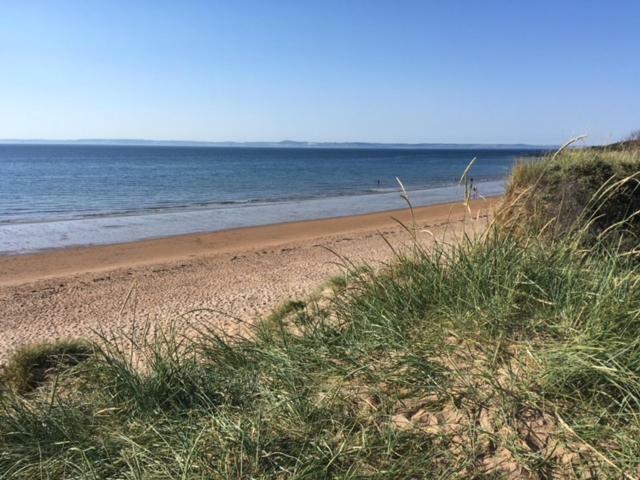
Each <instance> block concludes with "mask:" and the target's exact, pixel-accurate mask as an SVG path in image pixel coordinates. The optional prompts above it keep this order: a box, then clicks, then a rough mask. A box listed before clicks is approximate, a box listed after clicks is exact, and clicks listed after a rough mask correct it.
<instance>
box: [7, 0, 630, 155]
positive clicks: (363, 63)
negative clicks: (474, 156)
mask: <svg viewBox="0 0 640 480" xmlns="http://www.w3.org/2000/svg"><path fill="white" fill-rule="evenodd" d="M639 48H640V2H638V1H604V0H603V1H587V0H584V1H574V2H572V1H536V2H525V1H506V0H505V1H471V0H469V1H464V2H463V1H444V0H443V1H440V2H435V1H434V2H429V1H402V0H397V1H391V0H389V1H384V2H382V1H381V2H376V1H335V2H334V1H306V0H298V1H276V0H273V1H265V0H263V1H256V2H243V1H227V2H213V1H202V2H198V1H181V2H175V1H173V2H169V1H162V0H155V1H148V2H145V1H141V0H140V1H136V2H130V1H122V2H119V1H98V0H96V1H91V0H83V1H64V0H60V1H55V2H53V1H42V2H35V1H29V0H24V1H3V0H0V68H1V69H2V70H1V75H0V138H48V139H74V138H147V139H175V140H212V141H220V140H236V141H251V140H282V139H295V140H311V141H356V140H359V141H374V142H457V143H467V142H482V143H498V142H499V143H516V142H526V143H560V142H562V141H564V140H565V139H567V138H569V137H571V136H574V135H577V134H580V133H588V134H589V135H590V142H591V143H600V142H607V141H611V140H616V139H618V138H619V137H621V136H624V135H626V134H627V133H629V132H630V131H631V130H634V129H640V60H639V57H638V51H639Z"/></svg>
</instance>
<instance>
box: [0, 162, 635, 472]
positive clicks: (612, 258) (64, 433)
mask: <svg viewBox="0 0 640 480" xmlns="http://www.w3.org/2000/svg"><path fill="white" fill-rule="evenodd" d="M563 155H564V154H563ZM567 155H570V157H567V158H568V159H570V160H571V159H573V160H575V157H572V155H575V154H573V153H568V154H567ZM625 155H626V153H625ZM561 158H563V157H562V156H559V157H558V159H561ZM573 160H572V161H573ZM535 168H538V167H535ZM517 175H523V173H517ZM532 178H535V177H532ZM516 180H517V181H521V179H516ZM589 221H590V220H589V219H585V222H587V223H588V222H589ZM625 228H627V225H626V224H625V223H624V222H622V223H619V224H618V225H617V226H615V227H614V229H625ZM538 233H539V232H538V231H531V230H526V229H522V230H521V231H519V232H518V234H515V233H513V232H512V231H510V230H509V229H505V228H504V226H503V225H502V224H501V223H500V222H497V223H494V224H493V225H492V226H491V227H490V228H489V229H488V230H487V232H486V233H485V234H484V235H483V236H482V237H481V238H478V237H474V238H465V239H463V240H462V241H461V242H459V243H456V244H454V245H447V244H443V243H436V244H435V245H434V246H433V247H429V249H425V248H422V247H421V246H420V243H419V239H420V234H419V233H418V236H417V238H418V242H417V243H416V244H415V245H413V247H412V248H410V249H409V250H406V251H404V252H399V253H398V254H397V258H396V260H395V262H394V263H393V264H392V265H389V267H388V268H386V269H383V270H380V271H374V270H373V269H371V268H357V269H356V268H354V267H346V269H347V272H346V273H345V275H344V277H340V278H339V279H335V280H334V281H332V282H330V284H329V285H330V286H329V288H325V289H324V290H319V291H318V293H317V294H314V295H313V296H312V298H309V299H304V300H300V301H294V302H291V303H289V304H285V305H284V306H283V307H282V308H281V309H280V310H279V311H278V312H276V313H275V314H274V315H272V316H271V317H270V318H268V319H267V320H265V321H263V322H261V323H259V324H258V325H257V327H256V328H255V329H254V331H253V333H252V335H251V336H250V337H249V338H244V339H238V338H234V339H228V338H225V337H223V336H221V335H220V334H218V333H217V332H215V331H213V330H207V328H206V327H204V326H202V325H192V326H191V327H192V328H195V329H198V330H199V335H196V336H194V335H189V336H186V335H182V334H181V332H180V330H178V329H169V330H166V331H163V332H161V333H160V334H158V335H155V336H154V337H153V341H151V342H149V343H148V345H147V346H146V347H145V348H144V350H145V351H144V352H142V353H140V356H141V357H142V360H140V359H138V360H140V361H134V360H133V356H132V355H131V354H130V352H129V351H128V350H127V348H123V347H122V346H121V345H120V344H119V343H118V342H115V341H109V340H106V339H105V340H103V341H101V342H97V343H96V345H94V347H93V350H94V353H93V354H92V355H91V357H90V358H88V359H87V360H86V361H84V362H81V363H78V364H77V365H74V366H73V367H71V368H68V369H58V370H56V371H54V372H51V374H50V375H49V376H48V377H47V381H46V382H45V383H44V384H42V385H40V386H38V387H37V388H36V390H34V391H32V392H31V393H29V394H27V395H20V394H19V393H18V392H16V391H15V390H14V389H9V390H7V391H5V392H3V394H2V396H1V397H0V478H24V479H33V478H56V479H57V478H112V479H143V478H144V479H151V478H153V479H173V478H183V479H196V478H197V479H209V478H220V479H226V478H242V479H244V478H246V479H271V478H273V479H289V478H296V479H302V478H304V479H324V478H343V479H348V478H380V479H384V478H388V479H396V478H415V479H445V478H625V477H626V478H636V477H637V476H638V474H640V469H639V468H640V442H638V440H637V439H638V438H639V436H640V340H639V339H640V269H638V267H637V265H638V264H637V258H636V257H635V255H633V254H632V253H631V254H630V253H629V252H630V251H629V249H624V250H623V249H620V248H619V243H616V242H613V241H610V240H608V237H606V238H605V237H598V240H597V242H596V243H594V242H591V243H585V242H582V241H581V240H580V236H581V235H584V229H581V228H576V229H572V230H570V231H567V232H566V234H565V235H564V236H545V235H539V234H538ZM141 365H142V366H141Z"/></svg>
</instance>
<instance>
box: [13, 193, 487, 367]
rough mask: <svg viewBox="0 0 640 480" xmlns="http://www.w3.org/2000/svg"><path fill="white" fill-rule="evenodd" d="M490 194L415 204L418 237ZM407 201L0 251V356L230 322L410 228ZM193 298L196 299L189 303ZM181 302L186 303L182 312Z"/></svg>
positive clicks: (454, 220) (462, 217)
mask: <svg viewBox="0 0 640 480" xmlns="http://www.w3.org/2000/svg"><path fill="white" fill-rule="evenodd" d="M496 202H497V200H495V199H489V200H479V201H476V202H474V204H473V205H472V208H471V213H469V212H468V211H467V210H466V208H465V207H464V206H463V205H461V204H445V205H433V206H428V207H421V208H417V209H415V220H416V223H417V226H419V227H420V228H421V229H426V230H428V231H429V232H431V233H427V232H422V233H420V238H421V241H424V242H429V241H431V238H432V234H433V235H435V236H436V237H443V236H449V237H450V238H455V237H456V236H458V235H459V234H460V233H461V232H462V230H463V229H465V230H468V229H469V228H472V229H478V228H482V225H486V220H487V218H488V216H489V212H490V211H491V210H492V208H494V206H495V204H496ZM394 218H396V219H398V220H400V221H402V222H405V223H407V224H410V223H411V216H410V214H409V212H408V210H401V211H393V212H382V213H374V214H368V215H358V216H351V217H339V218H333V219H325V220H312V221H304V222H294V223H285V224H278V225H269V226H261V227H249V228H241V229H234V230H227V231H222V232H214V233H206V234H190V235H182V236H175V237H168V238H162V239H155V240H145V241H140V242H133V243H126V244H117V245H107V246H93V247H81V248H69V249H61V250H51V251H47V252H42V253H36V254H29V255H14V256H3V257H0V311H1V312H2V316H1V317H0V360H2V359H4V358H6V356H7V354H8V353H9V352H10V351H11V350H12V349H13V348H15V347H16V346H18V345H21V344H24V343H29V342H34V341H41V340H54V339H58V338H67V337H92V336H95V335H96V331H97V330H99V329H102V330H105V329H106V330H110V331H114V332H119V331H123V332H125V331H127V329H130V328H132V327H131V326H132V325H134V324H140V323H144V322H151V323H152V324H157V323H162V322H166V321H168V320H170V319H172V318H176V317H177V316H179V315H184V316H185V317H188V318H193V319H194V320H197V321H202V322H206V323H207V324H209V325H211V326H214V327H216V328H220V329H222V330H225V331H229V332H233V331H234V330H237V329H239V328H243V327H242V326H243V325H244V322H251V321H254V320H255V319H257V318H260V317H261V316H264V315H266V314H268V313H269V312H270V311H271V310H272V309H273V308H275V307H277V306H278V305H279V304H281V303H282V302H284V301H287V300H290V299H294V298H302V297H304V296H305V295H307V294H309V293H310V292H311V291H312V290H313V289H314V288H316V287H317V286H318V285H319V284H321V283H322V282H323V281H325V280H326V279H328V278H329V277H330V276H332V275H336V274H339V273H340V271H341V267H340V266H339V257H338V256H337V255H336V254H339V255H343V256H345V257H347V258H349V259H350V260H351V261H354V262H356V263H358V262H370V263H373V264H376V265H380V264H381V263H384V262H386V261H388V260H389V259H390V258H391V256H392V252H391V250H390V248H389V246H388V245H387V243H386V242H385V240H384V239H383V238H382V235H384V236H385V237H386V239H387V240H388V241H389V242H391V243H392V244H393V245H394V246H401V245H403V244H405V243H407V242H408V241H409V240H410V236H409V235H408V234H407V232H406V231H405V229H403V228H402V227H401V226H400V225H399V224H398V223H397V222H396V221H395V220H394ZM194 310H198V311H194ZM189 312H191V313H189Z"/></svg>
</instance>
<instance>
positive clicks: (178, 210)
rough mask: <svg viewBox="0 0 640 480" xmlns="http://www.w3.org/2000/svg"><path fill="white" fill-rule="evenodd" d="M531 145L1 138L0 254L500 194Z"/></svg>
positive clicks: (530, 151) (535, 151)
mask: <svg viewBox="0 0 640 480" xmlns="http://www.w3.org/2000/svg"><path fill="white" fill-rule="evenodd" d="M542 153H544V150H542V149H539V150H538V149H532V148H484V147H478V148H420V149H418V148H320V147H317V148H308V147H305V148H294V147H285V148H277V147H265V148H258V147H206V146H195V147H188V146H148V145H60V144H57V145H43V144H1V145H0V254H16V253H29V252H34V251H40V250H47V249H53V248H64V247H72V246H80V245H97V244H113V243H122V242H129V241H135V240H142V239H149V238H158V237H165V236H171V235H180V234H187V233H196V232H211V231H217V230H224V229H230V228H238V227H248V226H254V225H265V224H274V223H281V222H290V221H297V220H310V219H318V218H328V217H338V216H345V215H355V214H364V213H370V212H378V211H386V210H393V209H398V208H404V207H405V206H406V204H405V203H404V200H403V199H402V198H401V196H400V193H401V190H400V185H399V183H398V181H397V179H400V181H401V182H402V184H403V185H404V188H405V189H406V190H407V192H408V194H409V198H410V200H411V202H412V204H413V205H414V206H422V205H431V204H438V203H445V202H454V201H462V199H463V195H464V193H463V190H464V189H463V188H462V187H461V186H460V185H459V180H460V175H461V174H462V173H463V171H464V170H465V168H466V167H467V165H468V164H469V162H470V161H471V160H472V159H473V158H474V157H475V158H476V161H475V162H474V164H473V166H472V168H471V170H470V172H469V176H470V177H473V179H474V184H475V185H476V186H477V188H478V195H479V196H494V195H500V194H501V193H503V192H504V190H505V180H506V178H507V176H508V174H509V172H510V170H511V168H512V166H513V165H514V163H515V162H516V161H518V159H519V158H522V157H532V156H535V155H539V154H542Z"/></svg>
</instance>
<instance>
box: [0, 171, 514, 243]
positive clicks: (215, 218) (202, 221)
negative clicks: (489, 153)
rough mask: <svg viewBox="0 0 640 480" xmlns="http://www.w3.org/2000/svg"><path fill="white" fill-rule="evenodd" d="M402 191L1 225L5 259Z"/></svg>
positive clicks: (496, 191) (261, 219)
mask: <svg viewBox="0 0 640 480" xmlns="http://www.w3.org/2000/svg"><path fill="white" fill-rule="evenodd" d="M477 187H478V193H479V195H482V196H486V197H493V196H499V195H502V194H503V193H504V191H505V181H489V182H478V184H477ZM463 195H464V193H463V188H462V187H460V186H459V185H451V186H445V187H434V188H429V189H424V190H414V191H412V192H409V196H410V199H411V202H412V204H413V205H414V206H416V207H419V206H427V205H437V204H443V203H451V202H456V201H461V200H462V199H463ZM406 206H407V205H406V203H405V201H404V200H403V199H402V198H401V197H400V194H399V192H389V193H380V194H366V195H352V196H339V197H325V198H312V199H307V200H297V201H283V202H277V203H262V204H241V205H237V204H236V205H230V206H228V207H225V206H216V207H215V208H207V207H203V208H197V209H181V210H175V209H172V210H169V211H160V212H153V213H143V214H127V215H115V216H101V217H88V218H80V219H70V220H56V221H49V222H33V223H14V224H2V225H0V254H1V255H14V254H25V253H34V252H39V251H44V250H51V249H61V248H69V247H79V246H90V245H111V244H118V243H128V242H135V241H140V240H149V239H156V238H165V237H171V236H176V235H185V234H194V233H206V232H216V231H221V230H229V229H233V228H241V227H251V226H263V225H271V224H278V223H285V222H294V221H303V220H318V219H325V218H335V217H344V216H351V215H362V214H368V213H376V212H384V211H390V210H398V209H402V208H405V207H406Z"/></svg>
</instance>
